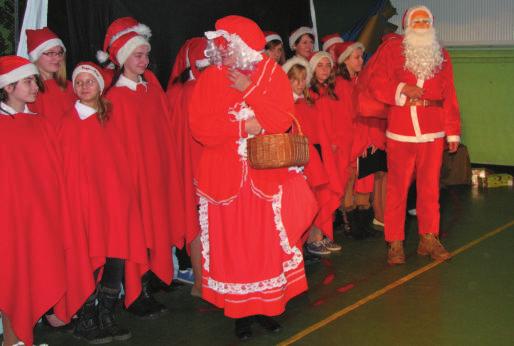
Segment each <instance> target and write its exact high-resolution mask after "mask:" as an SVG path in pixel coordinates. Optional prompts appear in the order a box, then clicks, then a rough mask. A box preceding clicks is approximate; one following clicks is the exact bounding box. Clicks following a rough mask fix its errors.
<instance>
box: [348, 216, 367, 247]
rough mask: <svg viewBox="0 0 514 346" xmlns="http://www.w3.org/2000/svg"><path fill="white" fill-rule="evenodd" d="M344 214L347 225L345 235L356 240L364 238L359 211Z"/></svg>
mask: <svg viewBox="0 0 514 346" xmlns="http://www.w3.org/2000/svg"><path fill="white" fill-rule="evenodd" d="M345 214H346V220H347V223H348V229H346V230H345V235H346V236H348V237H351V238H353V239H357V240H361V239H364V238H366V234H365V233H363V232H362V227H361V218H360V214H359V210H357V209H353V210H349V211H346V212H345Z"/></svg>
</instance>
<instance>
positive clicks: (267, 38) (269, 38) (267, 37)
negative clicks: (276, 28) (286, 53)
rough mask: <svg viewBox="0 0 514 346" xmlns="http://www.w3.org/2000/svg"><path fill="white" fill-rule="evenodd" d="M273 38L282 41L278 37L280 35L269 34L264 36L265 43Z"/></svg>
mask: <svg viewBox="0 0 514 346" xmlns="http://www.w3.org/2000/svg"><path fill="white" fill-rule="evenodd" d="M273 40H278V41H280V42H282V38H281V37H280V35H277V34H271V35H268V36H266V43H269V42H271V41H273Z"/></svg>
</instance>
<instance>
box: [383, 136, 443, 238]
mask: <svg viewBox="0 0 514 346" xmlns="http://www.w3.org/2000/svg"><path fill="white" fill-rule="evenodd" d="M442 157H443V139H442V138H439V139H436V140H434V141H433V142H426V143H407V142H398V141H395V140H392V139H388V140H387V169H388V175H387V190H386V208H385V214H384V220H385V222H384V223H385V229H384V232H385V240H386V241H388V242H391V241H397V240H404V238H405V230H404V229H405V212H406V211H405V209H406V202H407V192H408V189H409V185H410V183H411V182H412V177H413V175H414V174H415V175H416V188H417V200H416V210H417V215H418V232H419V234H425V233H434V234H436V235H437V234H439V175H440V171H441V163H442Z"/></svg>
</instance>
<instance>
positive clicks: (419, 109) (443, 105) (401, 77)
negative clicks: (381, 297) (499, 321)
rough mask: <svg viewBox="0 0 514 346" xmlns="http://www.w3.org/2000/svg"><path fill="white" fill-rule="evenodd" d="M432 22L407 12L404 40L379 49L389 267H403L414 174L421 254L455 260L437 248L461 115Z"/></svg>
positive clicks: (421, 10) (377, 86)
mask: <svg viewBox="0 0 514 346" xmlns="http://www.w3.org/2000/svg"><path fill="white" fill-rule="evenodd" d="M433 20H434V19H433V15H432V13H431V12H430V10H429V9H428V8H426V7H425V6H416V7H412V8H410V9H408V10H407V11H406V12H405V15H404V17H403V28H404V30H405V35H404V36H403V37H402V36H399V37H398V38H397V39H392V40H387V41H385V42H384V43H383V44H382V47H380V51H381V54H380V57H379V58H380V60H381V61H380V62H378V63H377V66H379V67H378V68H377V69H376V71H375V73H374V75H373V77H372V78H371V80H370V83H369V90H370V92H371V95H372V96H373V97H375V98H376V99H377V100H378V101H380V102H383V103H385V104H386V105H388V110H387V122H388V125H387V132H386V136H387V164H388V170H389V177H388V181H387V197H386V210H385V239H386V241H387V242H388V243H389V252H388V263H389V264H401V263H404V262H405V255H404V252H403V240H404V224H405V208H406V198H407V190H408V187H409V184H410V183H411V181H412V179H413V175H414V174H415V178H416V184H417V191H418V196H417V212H418V226H419V227H418V231H419V234H420V242H419V246H418V250H417V252H418V254H420V255H430V256H431V257H432V258H433V259H435V260H446V259H448V258H450V257H451V255H450V253H449V252H448V251H446V249H445V248H444V247H443V245H442V244H441V243H440V242H439V239H438V235H439V172H440V169H441V161H442V152H443V146H444V141H445V140H446V141H447V142H448V146H449V151H450V152H455V151H456V150H457V147H458V145H459V142H460V114H459V107H458V102H457V97H456V94H455V87H454V84H453V71H452V65H451V62H450V56H449V55H448V52H447V51H446V50H445V49H443V48H442V47H441V45H440V43H439V41H438V40H437V38H436V33H435V29H434V27H433Z"/></svg>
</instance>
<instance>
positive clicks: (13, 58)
mask: <svg viewBox="0 0 514 346" xmlns="http://www.w3.org/2000/svg"><path fill="white" fill-rule="evenodd" d="M37 74H39V72H38V69H37V67H36V66H35V65H34V64H33V63H31V62H30V61H29V60H27V59H25V58H22V57H21V56H17V55H6V56H2V57H0V88H3V87H5V86H7V85H9V84H11V83H15V82H17V81H19V80H20V79H23V78H26V77H29V76H32V75H37Z"/></svg>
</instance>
